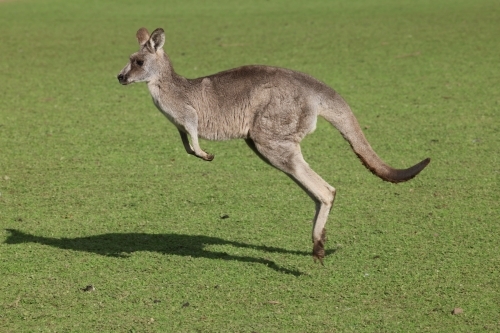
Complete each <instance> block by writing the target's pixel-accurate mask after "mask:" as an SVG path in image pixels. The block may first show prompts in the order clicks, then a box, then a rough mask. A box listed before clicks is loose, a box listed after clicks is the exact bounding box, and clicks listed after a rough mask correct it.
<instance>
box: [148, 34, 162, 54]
mask: <svg viewBox="0 0 500 333" xmlns="http://www.w3.org/2000/svg"><path fill="white" fill-rule="evenodd" d="M163 44H165V32H164V31H163V29H162V28H158V29H156V30H155V31H153V33H152V34H151V38H150V39H149V45H150V46H151V49H152V50H154V52H156V51H158V50H159V49H161V48H162V47H163Z"/></svg>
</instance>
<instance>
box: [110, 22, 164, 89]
mask: <svg viewBox="0 0 500 333" xmlns="http://www.w3.org/2000/svg"><path fill="white" fill-rule="evenodd" d="M136 37H137V41H138V42H139V46H140V47H139V52H136V53H134V54H132V55H131V56H130V61H129V63H128V64H127V65H126V66H125V67H124V68H123V69H122V70H121V72H120V74H118V81H119V82H120V83H121V84H124V85H125V84H130V83H134V82H149V81H151V80H153V79H155V78H156V77H158V76H159V75H160V73H161V72H162V70H164V69H165V67H168V58H166V56H165V52H164V51H163V44H165V32H164V31H163V29H162V28H158V29H156V30H155V31H153V33H152V34H151V36H150V35H149V32H148V30H147V29H146V28H140V29H139V30H138V31H137V34H136Z"/></svg>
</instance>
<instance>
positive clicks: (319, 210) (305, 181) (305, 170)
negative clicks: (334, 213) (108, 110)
mask: <svg viewBox="0 0 500 333" xmlns="http://www.w3.org/2000/svg"><path fill="white" fill-rule="evenodd" d="M247 143H248V140H247ZM249 145H250V146H251V147H252V145H251V144H250V143H249ZM253 145H254V147H252V148H255V149H256V150H257V152H258V155H259V156H260V157H261V158H263V159H264V160H265V161H266V162H268V163H270V164H271V165H273V166H274V167H276V168H277V169H279V170H281V171H283V172H285V173H286V174H287V175H288V176H289V177H290V178H291V179H292V180H294V181H295V182H296V183H297V184H298V185H299V186H300V187H301V188H302V189H303V190H304V191H305V192H306V193H307V194H308V195H309V197H311V199H312V200H313V201H314V202H315V204H316V214H315V216H314V220H313V230H312V240H313V253H312V254H313V258H314V260H315V261H316V260H319V261H320V262H321V264H323V258H324V257H325V249H324V245H325V233H326V231H325V224H326V221H327V219H328V215H329V213H330V210H331V208H332V205H333V201H334V199H335V188H333V187H332V186H330V185H329V184H328V183H327V182H326V181H324V180H323V179H322V178H321V177H320V176H319V175H318V174H317V173H316V172H314V170H312V169H311V167H310V166H309V164H307V162H306V161H305V160H304V157H303V156H302V153H301V151H300V145H299V144H298V143H295V142H279V143H276V142H274V144H270V143H268V144H266V145H260V144H259V143H257V142H255V143H253Z"/></svg>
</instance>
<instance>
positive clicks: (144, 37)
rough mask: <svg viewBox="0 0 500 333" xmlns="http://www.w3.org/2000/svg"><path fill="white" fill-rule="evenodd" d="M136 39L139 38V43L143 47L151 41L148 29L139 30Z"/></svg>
mask: <svg viewBox="0 0 500 333" xmlns="http://www.w3.org/2000/svg"><path fill="white" fill-rule="evenodd" d="M135 37H137V42H139V45H140V46H143V45H144V44H146V42H147V41H148V40H149V32H148V29H146V28H140V29H139V30H137V33H136V34H135Z"/></svg>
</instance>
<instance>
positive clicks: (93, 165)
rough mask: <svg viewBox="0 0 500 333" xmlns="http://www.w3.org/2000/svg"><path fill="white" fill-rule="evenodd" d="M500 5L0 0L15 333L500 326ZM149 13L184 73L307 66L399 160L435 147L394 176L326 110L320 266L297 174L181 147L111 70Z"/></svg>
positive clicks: (4, 273)
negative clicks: (332, 192) (326, 187)
mask: <svg viewBox="0 0 500 333" xmlns="http://www.w3.org/2000/svg"><path fill="white" fill-rule="evenodd" d="M499 17H500V5H499V4H498V1H493V0H467V1H465V0H464V1H451V0H436V1H426V0H423V1H401V0H381V1H368V0H359V1H348V0H338V1H320V0H310V1H298V0H294V1H283V0H267V1H265V0H257V1H217V2H209V1H197V0H188V1H147V0H145V1H128V0H127V1H83V0H74V1H62V0H36V1H35V0H31V1H29V0H27V1H24V0H19V1H18V0H10V1H0V36H1V37H0V332H261V333H263V332H498V331H500V246H499V244H500V211H499V206H500V205H499V200H500V195H499V188H500V187H499V174H500V166H499V165H500V158H499V156H500V149H499V147H500V130H499V124H500V89H499V87H500V61H499V54H500V39H499V38H498V33H499V31H500V20H499V19H498V18H499ZM141 26H146V27H148V28H149V29H150V31H152V30H153V29H154V28H157V27H163V28H164V29H165V31H166V35H167V41H166V45H165V49H166V50H167V52H168V53H169V55H170V58H171V59H172V61H173V63H174V66H175V68H176V70H177V72H178V73H180V74H182V75H184V76H187V77H191V78H193V77H197V76H202V75H208V74H211V73H214V72H217V71H220V70H224V69H227V68H231V67H235V66H239V65H243V64H253V63H257V64H267V65H274V66H280V67H287V68H292V69H295V70H299V71H303V72H307V73H309V74H311V75H313V76H315V77H317V78H319V79H320V80H322V81H324V82H326V83H327V84H329V85H330V86H332V87H333V88H334V89H336V90H337V91H338V92H340V93H341V94H342V96H343V97H344V98H345V99H346V100H347V101H348V102H349V103H350V105H351V106H352V108H353V111H354V112H355V114H356V115H357V117H358V119H359V122H360V124H361V125H362V127H363V129H364V131H365V134H366V136H367V138H368V139H369V141H370V142H371V144H372V146H373V147H374V148H375V150H376V151H377V153H378V154H379V155H380V156H381V157H382V158H383V159H384V160H386V161H387V162H388V163H389V164H391V165H393V166H394V167H398V168H402V167H408V166H410V165H412V164H414V163H416V162H418V161H420V160H421V159H423V158H425V157H431V159H432V162H431V164H430V165H429V166H428V168H426V169H425V170H424V171H423V172H422V173H421V174H420V175H419V176H418V177H417V178H415V179H414V180H412V181H410V182H407V183H403V184H398V185H394V184H389V183H385V182H382V181H381V180H380V179H378V178H376V177H374V176H373V175H372V174H370V172H368V171H367V170H366V169H365V168H364V167H363V166H362V165H361V164H360V163H359V161H358V159H357V158H356V156H355V155H354V154H353V153H352V151H351V150H350V147H349V145H348V144H347V143H346V142H345V141H344V140H343V139H342V137H341V136H340V135H339V133H338V132H337V131H336V130H335V129H334V128H332V127H331V126H330V125H329V124H328V123H326V122H325V121H323V120H321V121H319V122H318V128H317V130H316V132H315V133H313V134H312V135H310V136H309V137H307V138H306V140H305V141H304V142H303V144H302V150H303V153H304V155H305V157H306V160H307V161H308V162H309V164H310V165H311V166H312V167H313V169H315V170H316V171H317V172H318V173H319V174H320V175H322V176H323V177H324V178H325V180H327V181H328V182H329V183H330V184H332V185H333V186H335V187H336V188H337V191H338V192H337V199H336V202H335V207H334V209H333V210H332V213H331V215H330V220H329V223H328V225H327V228H328V231H329V233H328V242H327V246H326V247H327V254H328V255H327V258H326V260H325V266H324V267H323V266H321V265H319V264H314V263H313V260H312V258H311V255H310V252H311V248H312V244H311V240H310V229H311V219H312V217H313V214H314V204H313V203H312V201H310V199H309V198H308V197H307V195H305V194H304V193H303V192H302V191H301V190H300V189H299V188H298V187H297V186H296V185H295V184H294V183H293V182H292V181H291V180H290V179H289V178H288V177H286V176H285V175H284V174H282V173H280V172H279V171H277V170H274V169H272V168H271V167H269V166H268V165H266V164H264V163H262V161H260V160H259V159H258V158H257V157H256V156H255V155H254V154H253V152H252V151H251V150H250V149H248V148H247V146H246V145H245V143H244V142H243V141H230V142H207V141H202V142H201V144H202V148H204V149H205V150H207V151H209V152H211V153H214V154H215V160H214V161H213V162H211V163H207V162H203V161H201V160H199V159H196V158H194V157H192V156H189V155H187V154H186V153H185V151H184V148H183V147H182V143H181V141H180V138H179V136H178V133H177V130H176V129H175V127H174V126H173V125H171V124H170V123H169V122H168V121H167V120H166V119H165V118H164V117H163V116H162V115H161V114H160V113H159V112H158V111H157V110H156V108H155V107H154V105H153V104H152V103H151V99H150V97H149V93H148V91H147V88H146V86H145V85H144V84H137V85H132V86H127V87H123V86H121V85H119V84H118V82H117V80H116V74H117V73H118V72H119V71H120V69H121V68H122V67H123V66H124V65H125V63H126V62H127V60H128V56H129V55H130V54H131V53H133V52H135V51H136V50H137V44H136V40H135V32H136V31H137V29H138V28H140V27H141ZM87 285H92V286H94V287H95V290H94V291H84V290H82V289H85V287H86V286H87ZM456 308H460V309H461V310H462V311H461V312H462V313H458V314H452V311H453V310H454V309H456ZM458 312H460V311H458Z"/></svg>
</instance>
